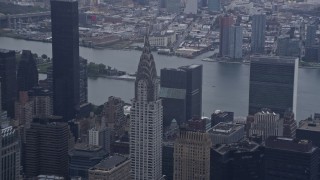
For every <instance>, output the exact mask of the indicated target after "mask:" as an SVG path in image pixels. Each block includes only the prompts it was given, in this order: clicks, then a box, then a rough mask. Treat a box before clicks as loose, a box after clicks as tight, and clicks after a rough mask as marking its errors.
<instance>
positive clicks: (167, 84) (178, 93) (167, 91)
mask: <svg viewBox="0 0 320 180" xmlns="http://www.w3.org/2000/svg"><path fill="white" fill-rule="evenodd" d="M160 84H161V91H160V97H161V98H162V105H163V123H164V127H168V126H169V125H170V123H171V121H172V119H176V121H177V122H178V124H179V125H180V124H182V123H184V122H186V121H187V120H189V119H192V117H194V116H197V117H201V114H202V65H190V66H182V67H179V68H177V69H162V70H161V81H160Z"/></svg>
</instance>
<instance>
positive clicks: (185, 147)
mask: <svg viewBox="0 0 320 180" xmlns="http://www.w3.org/2000/svg"><path fill="white" fill-rule="evenodd" d="M210 147H211V140H210V138H209V136H208V134H207V133H201V132H192V131H181V132H180V135H179V137H178V138H177V139H176V141H175V144H174V153H173V158H174V165H173V167H174V168H173V179H174V180H193V179H203V180H209V179H210Z"/></svg>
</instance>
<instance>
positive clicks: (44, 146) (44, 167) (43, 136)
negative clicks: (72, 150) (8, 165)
mask: <svg viewBox="0 0 320 180" xmlns="http://www.w3.org/2000/svg"><path fill="white" fill-rule="evenodd" d="M48 121H49V120H47V119H38V120H37V122H33V123H31V127H30V128H29V129H28V130H26V145H25V169H24V171H25V175H26V176H27V177H29V178H33V177H36V176H38V175H57V176H62V177H65V178H66V177H68V138H69V129H68V124H67V123H59V122H48Z"/></svg>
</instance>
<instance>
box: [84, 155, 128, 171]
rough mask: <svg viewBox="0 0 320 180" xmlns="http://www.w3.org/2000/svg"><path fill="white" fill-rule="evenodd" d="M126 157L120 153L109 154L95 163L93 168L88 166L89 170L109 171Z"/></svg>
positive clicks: (125, 159)
mask: <svg viewBox="0 0 320 180" xmlns="http://www.w3.org/2000/svg"><path fill="white" fill-rule="evenodd" d="M127 160H128V158H127V157H125V156H120V155H113V156H109V157H108V158H106V159H104V160H102V161H101V162H100V163H99V164H97V165H95V166H94V167H93V168H90V170H103V171H109V170H111V169H113V168H115V167H117V166H119V165H120V164H122V163H124V162H125V161H127Z"/></svg>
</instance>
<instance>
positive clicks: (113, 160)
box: [89, 155, 130, 180]
mask: <svg viewBox="0 0 320 180" xmlns="http://www.w3.org/2000/svg"><path fill="white" fill-rule="evenodd" d="M95 179H103V180H118V179H121V180H130V160H129V159H128V158H127V157H124V156H120V155H114V156H110V157H108V158H106V159H104V160H102V161H101V162H100V163H99V164H97V165H95V166H94V167H92V168H90V169H89V180H95Z"/></svg>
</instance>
